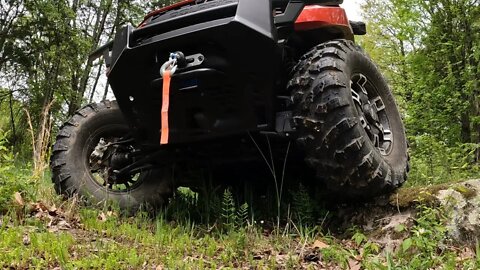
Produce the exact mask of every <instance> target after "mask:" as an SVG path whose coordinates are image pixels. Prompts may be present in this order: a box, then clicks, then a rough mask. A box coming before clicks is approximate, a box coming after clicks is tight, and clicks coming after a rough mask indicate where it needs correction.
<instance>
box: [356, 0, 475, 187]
mask: <svg viewBox="0 0 480 270" xmlns="http://www.w3.org/2000/svg"><path fill="white" fill-rule="evenodd" d="M363 11H364V12H363V14H364V16H365V18H366V20H367V25H368V27H369V29H368V30H369V34H368V35H367V36H365V37H363V38H362V40H361V43H362V45H363V46H364V47H365V48H366V50H367V51H368V52H369V53H370V54H371V56H372V57H373V58H374V60H375V61H376V62H377V63H378V64H379V66H380V67H381V69H382V70H383V71H384V73H385V74H386V75H387V77H388V78H389V81H390V84H391V87H392V89H393V91H394V92H395V94H396V95H397V100H398V103H399V104H400V105H401V108H402V112H403V115H404V119H405V123H406V127H407V135H408V138H409V141H410V146H411V156H412V162H411V163H412V164H411V165H412V166H411V167H412V168H413V171H412V180H413V181H412V183H413V184H428V183H438V182H447V181H450V180H452V179H459V178H460V179H461V178H464V177H471V176H474V175H476V176H478V165H479V160H480V148H479V146H480V125H479V121H478V119H479V116H480V106H479V102H480V100H479V97H480V95H479V93H480V92H479V91H480V90H479V89H480V85H479V83H478V82H479V81H480V77H479V76H480V55H479V53H478V52H479V51H480V42H479V41H480V23H479V21H478V18H479V17H480V3H479V2H478V1H470V0H455V1H453V0H449V1H443V0H434V1H419V0H415V1H406V0H387V1H381V0H366V1H365V2H364V4H363Z"/></svg>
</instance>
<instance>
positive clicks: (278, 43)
mask: <svg viewBox="0 0 480 270" xmlns="http://www.w3.org/2000/svg"><path fill="white" fill-rule="evenodd" d="M341 3H342V1H341V0H261V1H260V0H185V1H182V2H179V3H177V4H174V5H171V6H168V7H164V8H161V9H159V10H156V11H154V12H151V13H150V14H148V15H147V16H146V17H145V20H144V21H143V22H142V23H141V24H140V25H139V26H138V27H133V26H131V25H127V26H125V27H123V28H122V29H121V30H119V31H118V33H116V36H115V38H114V40H113V41H111V42H109V43H107V44H106V45H104V46H102V47H101V48H99V49H97V50H96V51H95V52H93V53H92V54H91V56H90V60H94V59H96V58H99V57H102V56H103V57H104V60H105V63H106V65H107V67H108V71H107V75H108V82H109V84H110V86H111V88H112V90H113V93H114V95H115V97H116V101H103V102H101V103H96V104H89V105H87V106H85V107H83V108H81V109H80V110H78V111H77V112H76V113H75V114H74V115H73V117H71V118H70V120H68V121H67V122H66V123H65V124H64V125H63V126H62V127H61V129H60V131H59V132H58V135H57V138H56V143H55V144H54V146H53V151H52V155H51V168H52V172H53V173H52V176H53V182H54V185H55V189H56V191H57V192H58V193H59V194H63V195H66V196H73V195H75V194H78V195H80V196H81V197H84V198H87V199H88V200H89V201H90V202H92V203H94V204H95V203H102V202H106V201H113V202H115V203H117V204H118V205H119V207H120V208H121V209H125V210H128V209H133V210H136V209H139V207H140V206H142V205H150V206H153V207H161V206H163V205H165V204H166V203H167V202H168V199H169V197H170V196H172V194H173V193H174V192H175V190H176V189H177V187H179V186H187V187H191V188H192V189H195V188H196V189H198V188H199V186H201V181H205V179H204V180H201V179H200V180H198V178H199V177H198V175H200V174H201V173H199V172H204V171H213V172H214V173H212V174H209V175H211V176H212V177H206V178H213V179H214V180H215V181H217V182H219V183H222V181H224V182H228V181H232V180H231V179H235V180H234V181H240V182H241V181H243V180H242V179H247V178H249V179H256V180H255V181H254V183H253V188H255V187H256V185H258V188H260V187H261V186H262V183H263V182H265V181H271V178H268V177H265V175H264V174H263V172H265V171H266V172H269V173H271V174H273V176H274V178H275V176H278V175H279V174H281V173H282V172H278V171H275V164H278V162H281V163H280V164H287V163H288V168H287V171H291V172H292V174H294V175H296V176H295V177H293V179H294V180H293V181H299V182H300V181H303V177H306V178H308V181H309V183H310V184H311V183H313V186H321V187H322V188H324V189H325V190H327V191H328V192H329V193H330V194H334V195H335V198H336V199H337V200H339V201H341V200H363V199H370V198H373V197H375V196H378V195H381V194H385V193H388V192H391V191H393V190H394V189H395V188H397V187H399V186H400V185H402V183H404V181H405V180H406V177H407V172H408V159H409V158H408V154H407V141H406V136H405V130H404V126H403V124H402V119H401V116H400V113H399V111H398V109H397V106H396V103H395V99H394V97H393V95H392V92H391V91H390V89H389V86H388V84H387V82H386V81H385V79H384V78H383V76H382V74H381V73H380V72H379V70H378V69H377V67H376V66H375V64H374V63H373V62H372V61H371V60H370V59H369V57H368V56H367V55H366V53H365V52H364V51H363V50H362V49H361V48H360V47H359V46H357V45H356V44H355V43H354V36H355V35H363V34H365V33H366V27H365V24H364V23H362V22H352V21H349V20H348V19H347V16H346V13H345V11H344V9H342V8H341V7H340V6H339V5H340V4H341ZM290 146H292V147H290ZM278 168H279V166H278V165H277V170H278ZM290 168H291V169H290ZM307 168H308V169H307ZM282 170H283V172H285V167H284V168H283V169H282ZM282 170H281V171H282ZM307 171H311V172H314V173H312V174H311V175H312V176H311V177H307V176H305V175H309V174H308V173H304V172H307ZM255 175H258V176H261V177H257V178H254V177H255ZM301 175H303V176H302V177H300V176H301ZM200 178H202V177H200ZM275 180H277V178H275Z"/></svg>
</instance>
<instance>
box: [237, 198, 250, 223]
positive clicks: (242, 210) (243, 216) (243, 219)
mask: <svg viewBox="0 0 480 270" xmlns="http://www.w3.org/2000/svg"><path fill="white" fill-rule="evenodd" d="M247 224H248V203H244V204H242V205H241V206H240V207H239V208H238V210H237V225H238V227H243V226H245V225H247Z"/></svg>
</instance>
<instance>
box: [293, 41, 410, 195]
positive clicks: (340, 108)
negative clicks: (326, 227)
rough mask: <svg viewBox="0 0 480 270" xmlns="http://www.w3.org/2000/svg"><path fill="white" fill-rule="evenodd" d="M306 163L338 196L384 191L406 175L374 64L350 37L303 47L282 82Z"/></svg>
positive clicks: (397, 124)
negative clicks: (286, 81) (285, 81)
mask: <svg viewBox="0 0 480 270" xmlns="http://www.w3.org/2000/svg"><path fill="white" fill-rule="evenodd" d="M288 87H289V90H290V91H291V93H292V101H293V106H294V108H293V111H294V125H295V127H296V129H297V130H298V132H299V137H298V143H299V144H300V145H301V146H302V147H303V148H304V149H305V152H306V155H307V157H306V161H307V163H308V165H310V166H311V167H312V168H314V169H315V170H316V172H317V176H318V177H319V178H321V179H323V180H324V181H325V184H326V186H327V188H328V189H329V190H330V191H331V192H333V193H334V194H337V195H338V196H337V198H339V199H367V198H372V197H374V196H377V195H380V194H384V193H388V192H391V191H393V190H394V189H395V188H397V187H399V186H401V185H402V183H403V182H405V180H406V179H407V172H408V154H407V141H406V136H405V130H404V127H403V124H402V120H401V116H400V113H399V112H398V109H397V106H396V103H395V100H394V97H393V95H392V93H391V91H390V89H389V87H388V85H387V83H386V81H385V79H384V78H383V76H382V75H381V73H380V72H379V71H378V69H377V67H376V66H375V64H374V63H373V62H372V61H371V60H370V59H369V58H368V57H367V56H366V55H365V54H364V53H363V52H362V51H361V49H360V48H359V47H357V46H356V45H355V44H354V43H353V42H351V41H347V40H334V41H329V42H326V43H323V44H320V45H318V46H316V47H315V48H313V49H312V50H311V51H309V52H308V53H306V54H305V55H304V56H303V57H302V58H301V59H300V62H299V63H298V64H297V65H296V66H295V68H294V76H293V79H292V80H291V81H290V82H289V85H288Z"/></svg>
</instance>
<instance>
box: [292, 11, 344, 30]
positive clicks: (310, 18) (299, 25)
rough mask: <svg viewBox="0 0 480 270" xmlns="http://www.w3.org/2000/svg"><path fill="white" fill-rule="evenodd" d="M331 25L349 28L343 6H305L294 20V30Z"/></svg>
mask: <svg viewBox="0 0 480 270" xmlns="http://www.w3.org/2000/svg"><path fill="white" fill-rule="evenodd" d="M331 25H335V26H342V27H348V28H350V22H349V21H348V18H347V14H346V13H345V10H344V9H343V8H341V7H328V6H319V5H310V6H306V7H305V8H304V9H303V10H302V12H301V13H300V16H298V18H297V21H295V30H296V31H306V30H312V29H318V28H321V27H325V26H331Z"/></svg>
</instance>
